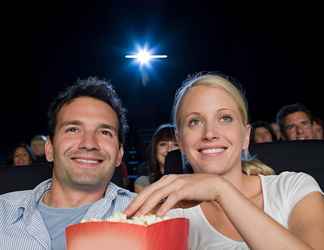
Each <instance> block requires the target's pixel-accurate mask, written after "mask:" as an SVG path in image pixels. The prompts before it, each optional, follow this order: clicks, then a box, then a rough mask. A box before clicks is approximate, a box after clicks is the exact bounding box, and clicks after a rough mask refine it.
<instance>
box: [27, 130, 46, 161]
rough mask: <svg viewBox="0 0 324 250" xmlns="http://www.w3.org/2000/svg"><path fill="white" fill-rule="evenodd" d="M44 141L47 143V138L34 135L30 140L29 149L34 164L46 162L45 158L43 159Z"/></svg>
mask: <svg viewBox="0 0 324 250" xmlns="http://www.w3.org/2000/svg"><path fill="white" fill-rule="evenodd" d="M46 141H47V138H46V136H44V135H35V136H34V137H33V138H32V139H31V140H30V147H31V150H32V152H33V154H34V156H35V162H36V163H42V162H46V157H45V144H46Z"/></svg>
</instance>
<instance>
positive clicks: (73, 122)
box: [59, 120, 82, 128]
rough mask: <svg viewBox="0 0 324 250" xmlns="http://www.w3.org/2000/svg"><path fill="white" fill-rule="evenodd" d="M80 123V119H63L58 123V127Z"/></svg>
mask: <svg viewBox="0 0 324 250" xmlns="http://www.w3.org/2000/svg"><path fill="white" fill-rule="evenodd" d="M81 124H82V123H81V121H78V120H72V121H64V122H62V123H61V124H60V126H59V128H63V127H66V126H69V125H78V126H80V125H81Z"/></svg>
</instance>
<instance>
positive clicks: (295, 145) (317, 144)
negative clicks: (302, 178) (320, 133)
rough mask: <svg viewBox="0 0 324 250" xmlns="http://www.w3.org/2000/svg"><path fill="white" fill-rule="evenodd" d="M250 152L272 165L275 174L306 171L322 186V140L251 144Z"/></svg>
mask: <svg viewBox="0 0 324 250" xmlns="http://www.w3.org/2000/svg"><path fill="white" fill-rule="evenodd" d="M250 153H251V155H253V156H256V158H257V159H259V160H261V161H262V162H264V163H265V164H267V165H269V166H270V167H272V168H273V169H274V170H275V172H276V173H277V174H279V173H281V172H283V171H294V172H304V173H308V174H310V175H311V176H313V177H314V178H315V179H316V180H317V181H318V182H319V184H320V186H321V187H322V189H323V188H324V141H323V140H299V141H279V142H271V143H259V144H253V145H251V146H250Z"/></svg>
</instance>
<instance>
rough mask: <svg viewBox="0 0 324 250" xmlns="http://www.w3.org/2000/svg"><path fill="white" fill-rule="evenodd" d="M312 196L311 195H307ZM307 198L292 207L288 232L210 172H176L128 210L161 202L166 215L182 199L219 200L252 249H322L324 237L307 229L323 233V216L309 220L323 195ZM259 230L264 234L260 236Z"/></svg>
mask: <svg viewBox="0 0 324 250" xmlns="http://www.w3.org/2000/svg"><path fill="white" fill-rule="evenodd" d="M310 195H312V194H309V195H307V196H306V197H308V196H310ZM306 197H305V199H303V200H302V201H300V202H298V205H297V206H296V208H295V209H294V210H293V214H292V216H291V219H290V221H291V222H290V224H289V230H291V231H288V230H287V229H285V228H284V227H283V226H281V225H280V224H279V223H277V222H276V221H274V220H273V219H272V218H271V217H269V216H268V215H266V214H265V213H264V212H263V211H262V210H260V209H259V208H258V207H256V206H255V205H254V204H253V203H252V202H250V201H249V200H248V199H246V198H245V197H244V196H243V195H242V194H241V193H240V192H239V191H238V190H237V189H236V188H235V187H234V186H233V185H232V184H231V183H229V182H227V181H226V180H224V179H223V178H221V177H219V176H215V175H208V174H194V175H176V176H166V177H163V178H162V179H161V180H160V181H158V182H156V183H154V184H153V185H151V186H150V187H148V188H147V189H145V190H144V191H143V192H142V193H141V194H140V195H139V196H138V197H137V198H136V199H135V200H134V202H132V204H131V205H130V206H129V207H128V209H127V210H126V211H125V212H126V213H127V214H128V215H131V214H134V213H136V214H137V215H140V214H146V213H148V212H149V211H150V210H152V209H153V208H154V207H155V206H156V205H158V204H162V205H161V207H160V209H158V211H157V214H158V215H163V214H165V213H166V212H167V211H168V210H169V209H170V208H172V207H173V206H174V205H175V204H176V203H177V202H178V201H179V200H199V201H216V202H217V203H218V204H219V205H220V206H221V207H222V208H223V209H224V211H225V213H226V215H227V216H228V218H229V219H230V220H231V222H232V223H233V225H234V226H235V227H236V229H237V230H238V232H239V233H240V234H241V236H242V238H243V239H244V241H245V242H246V243H247V244H248V245H249V246H250V247H251V248H252V249H286V250H288V249H320V248H316V246H320V247H322V246H323V245H324V237H323V236H322V237H317V236H313V235H312V236H309V235H308V234H309V233H305V232H306V231H307V230H309V227H310V226H313V229H312V231H316V232H317V233H316V235H321V232H322V230H323V229H322V226H321V225H324V222H321V221H320V220H322V217H323V215H319V216H318V218H319V219H320V220H319V222H318V223H317V224H314V222H313V219H310V220H308V214H307V211H308V213H310V211H313V209H314V207H313V206H316V208H315V211H316V213H315V215H314V216H315V217H317V216H316V214H319V213H321V214H324V208H323V205H321V204H322V202H323V201H321V200H323V198H322V197H321V196H320V197H317V198H316V199H319V201H317V202H315V201H313V199H312V198H309V199H310V200H311V202H308V201H307V200H308V198H307V199H306ZM314 199H315V198H314ZM304 202H306V203H304ZM310 205H311V206H310ZM300 207H302V208H300ZM305 210H307V211H306V212H305ZM300 213H304V214H306V215H307V218H304V220H303V221H299V219H298V218H295V217H300ZM295 214H297V216H296V215H295ZM304 217H306V216H304ZM260 233H262V234H263V235H264V236H263V237H260ZM312 247H314V248H312Z"/></svg>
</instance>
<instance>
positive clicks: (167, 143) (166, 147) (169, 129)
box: [134, 124, 178, 193]
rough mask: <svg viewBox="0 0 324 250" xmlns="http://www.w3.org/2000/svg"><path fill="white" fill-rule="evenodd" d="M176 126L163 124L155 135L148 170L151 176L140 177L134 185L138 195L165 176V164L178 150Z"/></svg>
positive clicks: (151, 145)
mask: <svg viewBox="0 0 324 250" xmlns="http://www.w3.org/2000/svg"><path fill="white" fill-rule="evenodd" d="M174 129H175V128H174V126H173V125H171V124H162V125H161V126H159V127H158V128H157V129H156V131H155V132H154V134H153V137H152V141H151V144H150V150H149V152H150V153H149V158H148V169H149V172H150V175H149V176H140V177H139V178H137V179H136V181H135V183H134V190H135V192H136V193H139V192H141V191H142V190H143V189H144V188H145V187H146V186H148V185H150V184H151V183H153V182H155V181H157V180H159V179H160V178H161V177H162V175H163V174H164V164H165V158H166V156H167V154H168V153H169V152H170V151H172V150H175V149H177V148H178V145H177V142H176V138H175V133H174Z"/></svg>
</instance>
